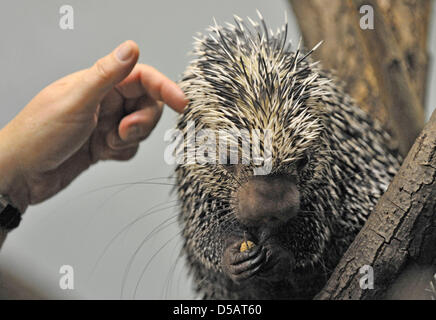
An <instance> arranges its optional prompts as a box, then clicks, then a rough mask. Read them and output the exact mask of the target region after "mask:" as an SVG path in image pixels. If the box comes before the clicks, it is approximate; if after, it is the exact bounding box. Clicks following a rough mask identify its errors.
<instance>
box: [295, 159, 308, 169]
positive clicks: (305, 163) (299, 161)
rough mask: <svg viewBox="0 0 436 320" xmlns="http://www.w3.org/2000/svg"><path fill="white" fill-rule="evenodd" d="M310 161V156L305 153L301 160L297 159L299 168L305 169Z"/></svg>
mask: <svg viewBox="0 0 436 320" xmlns="http://www.w3.org/2000/svg"><path fill="white" fill-rule="evenodd" d="M308 163H309V156H308V155H304V156H303V157H302V158H301V159H300V160H298V161H297V163H296V164H297V170H303V169H304V167H305V166H306V165H307V164H308Z"/></svg>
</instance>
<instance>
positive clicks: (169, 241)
mask: <svg viewBox="0 0 436 320" xmlns="http://www.w3.org/2000/svg"><path fill="white" fill-rule="evenodd" d="M181 234H182V231H179V232H177V233H176V234H175V235H174V236H173V237H171V238H170V239H169V240H168V241H166V242H165V243H164V245H163V246H161V247H160V248H159V250H157V251H156V252H155V253H154V254H153V256H152V257H151V258H150V259H149V260H148V262H147V263H146V264H145V267H144V268H143V269H142V271H141V275H140V276H139V280H138V282H137V283H136V286H135V291H134V292H133V299H135V298H136V293H137V291H138V288H139V284H140V283H141V281H142V278H143V277H144V274H145V271H146V270H147V268H148V266H149V265H150V263H151V262H152V261H153V259H154V258H155V257H156V256H157V255H158V254H159V253H160V252H161V251H162V250H163V249H164V248H165V247H166V246H167V245H168V244H169V243H171V241H173V240H174V239H175V238H176V237H177V236H180V235H181Z"/></svg>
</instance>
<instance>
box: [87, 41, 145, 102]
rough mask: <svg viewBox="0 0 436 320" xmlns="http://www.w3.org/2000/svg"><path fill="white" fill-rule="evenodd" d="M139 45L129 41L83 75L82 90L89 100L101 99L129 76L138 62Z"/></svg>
mask: <svg viewBox="0 0 436 320" xmlns="http://www.w3.org/2000/svg"><path fill="white" fill-rule="evenodd" d="M138 56H139V49H138V45H137V44H136V43H135V42H134V41H132V40H128V41H126V42H123V43H122V44H120V45H119V46H118V47H117V48H116V49H115V50H114V51H112V52H111V53H110V54H108V55H107V56H105V57H103V58H101V59H99V60H98V61H97V62H96V63H95V64H94V65H93V66H92V67H91V68H89V69H88V70H86V72H85V73H84V74H83V76H84V81H83V82H82V84H83V87H82V89H83V90H84V91H85V92H84V93H85V94H86V95H87V96H88V97H89V98H91V99H92V98H100V97H102V95H104V94H106V93H107V92H108V91H109V90H111V89H112V88H113V87H114V86H115V85H116V84H117V83H119V82H121V81H122V80H123V79H124V78H125V77H127V76H128V75H129V73H130V72H131V71H132V69H133V67H134V66H135V64H136V62H137V61H138Z"/></svg>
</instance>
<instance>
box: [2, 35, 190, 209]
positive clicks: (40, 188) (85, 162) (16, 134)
mask: <svg viewBox="0 0 436 320" xmlns="http://www.w3.org/2000/svg"><path fill="white" fill-rule="evenodd" d="M138 56H139V49H138V46H137V45H136V44H135V43H134V42H133V41H126V42H125V43H123V44H121V45H120V46H119V47H118V48H117V49H115V50H114V51H113V52H112V53H111V54H109V55H107V56H106V57H103V58H101V59H100V60H98V61H97V62H96V63H95V64H94V65H93V66H92V67H91V68H89V69H85V70H82V71H79V72H76V73H73V74H70V75H68V76H66V77H64V78H62V79H60V80H57V81H56V82H54V83H52V84H50V85H49V86H48V87H46V88H44V89H43V90H42V91H41V92H40V93H39V94H38V95H36V96H35V97H34V98H33V99H32V100H31V101H30V102H29V104H28V105H27V106H26V107H25V108H24V109H23V110H22V111H21V112H20V113H19V114H18V115H17V116H16V117H15V118H14V119H13V120H12V121H11V122H10V123H8V125H7V126H6V127H4V128H3V129H2V130H0V172H1V176H0V177H1V178H0V179H1V181H0V194H6V195H8V196H9V198H10V199H11V202H12V203H13V204H14V205H15V206H16V207H17V208H18V209H19V210H20V211H21V212H24V210H25V209H26V207H27V206H28V205H29V204H35V203H38V202H41V201H43V200H45V199H47V198H49V197H51V196H52V195H54V194H56V193H57V192H58V191H60V190H62V189H63V188H65V187H66V186H67V185H68V184H69V183H70V182H71V181H72V180H73V179H74V178H76V177H77V176H78V175H79V174H80V173H81V172H83V171H84V170H86V169H87V168H88V167H89V166H90V165H91V164H94V163H96V162H97V161H99V160H106V159H114V160H128V159H130V158H132V157H133V156H134V155H135V154H136V152H137V150H138V146H139V143H140V142H141V141H142V140H143V139H145V138H146V137H147V136H148V135H149V134H150V132H151V131H152V130H153V128H154V127H155V125H156V123H157V122H158V120H159V118H160V116H161V113H162V107H163V104H164V103H166V104H168V105H169V106H170V107H171V108H173V109H174V110H176V111H178V112H182V111H183V108H184V106H185V104H186V100H185V96H184V94H183V92H182V90H181V89H180V88H179V87H178V86H177V85H176V84H175V83H174V82H173V81H171V80H169V79H168V78H166V77H165V76H164V75H162V74H161V73H160V72H158V71H157V70H155V69H154V68H152V67H150V66H147V65H141V64H136V62H137V60H138Z"/></svg>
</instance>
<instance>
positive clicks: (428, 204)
mask: <svg viewBox="0 0 436 320" xmlns="http://www.w3.org/2000/svg"><path fill="white" fill-rule="evenodd" d="M435 248H436V112H434V113H433V116H432V118H431V120H430V122H429V123H428V124H427V125H426V127H425V128H424V130H423V132H422V133H421V135H420V136H419V137H418V139H417V140H416V142H415V144H414V145H413V147H412V149H411V150H410V152H409V154H408V156H407V157H406V159H405V160H404V163H403V164H402V166H401V169H400V171H399V172H398V174H397V176H396V177H395V178H394V180H393V181H392V183H391V185H390V186H389V188H388V190H387V191H386V193H385V194H384V195H383V196H382V197H381V198H380V200H379V202H378V204H377V206H376V208H375V209H374V211H373V212H372V214H371V216H370V217H369V219H368V221H367V222H366V224H365V226H364V227H363V228H362V230H361V231H360V233H359V234H358V235H357V237H356V238H355V240H354V241H353V243H352V244H351V246H350V247H349V249H348V250H347V252H346V253H345V254H344V256H343V257H342V259H341V261H340V262H339V264H338V266H337V267H336V269H335V271H334V272H333V274H332V276H331V277H330V279H329V281H328V282H327V284H326V286H325V287H324V289H323V290H322V291H321V292H320V293H319V294H318V295H317V296H316V299H375V298H384V297H385V296H386V295H385V293H386V291H387V290H388V288H389V287H391V285H392V283H393V282H394V281H395V280H396V279H397V277H398V276H399V275H400V273H401V272H402V271H403V270H404V269H405V268H406V267H407V266H408V265H416V266H419V267H420V268H425V269H427V270H428V269H430V270H431V272H430V273H429V274H430V275H431V274H433V273H434V272H435V267H436V250H435ZM364 265H370V266H372V267H373V268H374V275H375V288H374V290H362V289H361V288H360V285H359V280H360V279H361V277H362V275H361V274H360V273H359V269H360V268H361V267H362V266H364ZM430 279H431V278H428V279H427V284H428V283H429V282H430ZM398 289H401V286H400V287H398V286H397V290H398ZM402 289H403V290H408V288H407V287H406V288H405V287H404V286H403V287H402ZM396 294H397V295H398V296H402V297H407V292H396Z"/></svg>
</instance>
